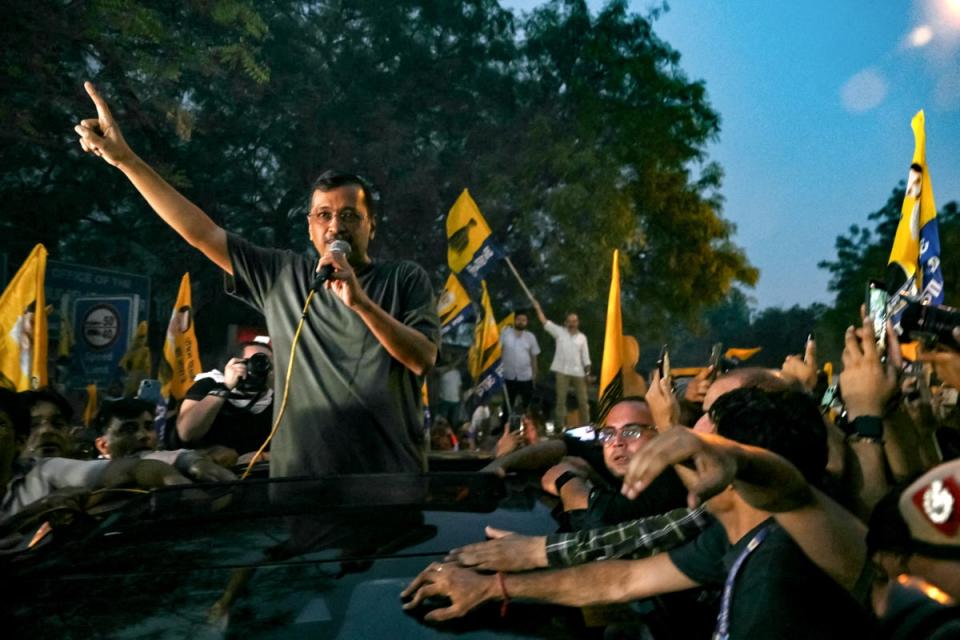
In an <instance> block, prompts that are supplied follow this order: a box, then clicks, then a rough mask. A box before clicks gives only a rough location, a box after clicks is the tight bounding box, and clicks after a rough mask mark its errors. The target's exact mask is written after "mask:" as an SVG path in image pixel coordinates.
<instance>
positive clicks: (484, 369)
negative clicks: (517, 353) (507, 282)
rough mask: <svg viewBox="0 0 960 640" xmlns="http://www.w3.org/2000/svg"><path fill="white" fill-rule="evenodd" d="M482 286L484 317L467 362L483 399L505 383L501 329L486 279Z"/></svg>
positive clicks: (479, 323)
mask: <svg viewBox="0 0 960 640" xmlns="http://www.w3.org/2000/svg"><path fill="white" fill-rule="evenodd" d="M480 286H481V287H482V289H483V295H482V296H481V298H480V305H481V307H482V308H483V317H482V318H481V319H480V320H479V321H478V322H477V325H476V328H475V329H474V331H473V344H472V345H470V350H469V351H468V352H467V364H468V366H469V368H470V375H472V376H473V379H474V381H475V389H476V394H477V396H478V398H479V399H480V400H481V401H482V400H483V399H484V398H486V397H487V396H488V395H490V394H491V393H493V392H494V391H496V390H498V389H499V388H500V386H501V385H502V384H503V360H502V358H501V357H500V356H501V351H500V331H499V330H498V329H497V320H496V318H494V316H493V306H492V305H491V304H490V295H489V294H488V293H487V283H486V281H481V283H480Z"/></svg>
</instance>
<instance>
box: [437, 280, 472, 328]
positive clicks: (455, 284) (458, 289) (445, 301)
mask: <svg viewBox="0 0 960 640" xmlns="http://www.w3.org/2000/svg"><path fill="white" fill-rule="evenodd" d="M437 315H438V316H439V317H440V333H441V335H447V333H448V332H450V331H452V330H454V329H456V328H457V327H458V326H459V325H461V324H463V323H464V322H466V321H467V320H470V319H471V318H473V304H471V302H470V296H468V295H467V290H466V289H464V288H463V285H462V284H460V280H458V279H457V276H456V274H453V273H451V274H450V277H449V278H447V283H446V284H445V285H443V292H442V293H441V294H440V298H439V299H438V300H437Z"/></svg>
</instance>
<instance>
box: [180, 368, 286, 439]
mask: <svg viewBox="0 0 960 640" xmlns="http://www.w3.org/2000/svg"><path fill="white" fill-rule="evenodd" d="M219 386H220V385H219V384H218V383H217V381H216V380H214V379H213V378H201V379H200V380H197V381H196V382H195V383H193V386H192V387H190V389H189V390H188V391H187V394H186V395H185V396H184V398H185V399H187V400H196V401H197V402H199V401H200V400H203V399H204V398H205V397H207V394H208V393H210V391H212V390H213V389H215V388H218V387H219ZM272 399H273V391H272V390H270V389H268V390H267V391H264V392H263V393H259V394H245V393H240V392H237V391H236V390H235V391H234V392H233V393H231V394H230V396H229V397H228V398H227V399H226V400H225V401H224V403H223V406H222V407H220V411H219V412H217V416H216V418H214V420H213V424H212V425H211V426H210V430H209V431H207V433H206V434H205V435H204V436H203V437H202V438H200V439H199V440H196V441H193V442H182V441H181V444H182V445H183V446H185V447H190V448H193V449H200V448H203V447H210V446H213V445H217V444H219V445H222V446H225V447H230V448H231V449H233V450H235V451H236V452H237V453H238V454H240V455H243V454H245V453H249V452H251V451H256V450H257V449H259V448H260V445H262V444H263V442H264V440H266V439H267V436H268V435H270V427H271V426H272V425H273V402H272ZM267 450H268V451H269V447H268V448H267Z"/></svg>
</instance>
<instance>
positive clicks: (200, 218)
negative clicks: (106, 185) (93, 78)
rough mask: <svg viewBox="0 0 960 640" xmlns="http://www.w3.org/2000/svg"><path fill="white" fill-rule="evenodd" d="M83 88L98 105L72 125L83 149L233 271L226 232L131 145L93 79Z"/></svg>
mask: <svg viewBox="0 0 960 640" xmlns="http://www.w3.org/2000/svg"><path fill="white" fill-rule="evenodd" d="M83 88H84V89H86V90H87V94H89V95H90V98H91V99H92V100H93V104H94V105H95V106H96V107H97V117H96V118H87V119H85V120H81V121H80V124H78V125H77V126H76V127H74V130H75V131H76V132H77V135H79V136H80V146H81V147H82V148H83V150H84V151H86V152H87V153H92V154H94V155H96V156H98V157H101V158H103V159H104V160H105V161H106V162H108V163H109V164H112V165H113V166H115V167H117V168H118V169H120V171H122V172H123V174H124V175H125V176H127V178H128V179H129V180H130V182H131V183H133V186H134V187H136V189H137V191H139V192H140V195H142V196H143V198H144V199H145V200H146V201H147V204H149V205H150V206H151V207H153V210H154V211H156V212H157V214H158V215H159V216H160V217H161V218H163V221H164V222H166V223H167V224H169V225H170V226H171V227H173V230H174V231H176V232H177V233H179V234H180V236H181V237H183V239H184V240H186V241H187V242H189V243H190V244H191V245H192V246H194V247H196V248H197V249H199V250H200V251H201V252H202V253H203V255H205V256H207V257H208V258H209V259H210V260H211V261H213V262H214V263H215V264H216V265H217V266H218V267H220V268H221V269H223V270H224V271H226V272H227V273H229V274H231V275H233V268H232V266H231V264H230V256H229V254H228V252H227V232H226V231H224V230H223V228H221V227H220V226H218V225H217V224H216V223H215V222H214V221H213V220H211V219H210V216H208V215H207V214H206V213H204V212H203V211H202V210H201V209H200V208H199V207H198V206H197V205H195V204H193V203H192V202H190V201H189V200H187V199H186V198H184V197H183V195H181V194H180V192H179V191H177V190H176V189H174V188H173V187H172V186H171V185H170V183H168V182H167V181H166V180H164V179H163V178H161V177H160V176H159V175H158V174H157V172H156V171H154V170H153V169H152V168H151V167H150V165H148V164H147V163H146V162H144V161H143V160H141V159H140V157H139V156H137V154H135V153H134V152H133V150H132V149H130V147H129V146H128V145H127V142H126V140H124V139H123V134H122V133H121V132H120V127H119V126H118V125H117V122H116V120H114V119H113V114H111V113H110V107H108V106H107V103H106V101H105V100H104V99H103V97H102V96H101V95H100V94H99V93H98V92H97V90H96V88H95V87H94V86H93V83H91V82H85V83H84V84H83Z"/></svg>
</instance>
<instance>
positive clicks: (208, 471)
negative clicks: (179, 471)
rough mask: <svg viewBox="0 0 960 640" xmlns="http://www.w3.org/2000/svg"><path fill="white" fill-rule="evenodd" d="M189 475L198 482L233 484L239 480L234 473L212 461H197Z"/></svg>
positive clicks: (190, 469)
mask: <svg viewBox="0 0 960 640" xmlns="http://www.w3.org/2000/svg"><path fill="white" fill-rule="evenodd" d="M187 473H188V475H189V476H190V477H191V478H193V479H194V480H196V481H197V482H233V481H234V480H236V479H237V476H236V475H235V474H234V473H233V472H232V471H230V470H229V469H224V468H223V467H221V466H220V465H218V464H217V463H215V462H212V461H210V460H197V461H195V462H194V463H193V464H191V465H190V468H189V470H188V472H187Z"/></svg>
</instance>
